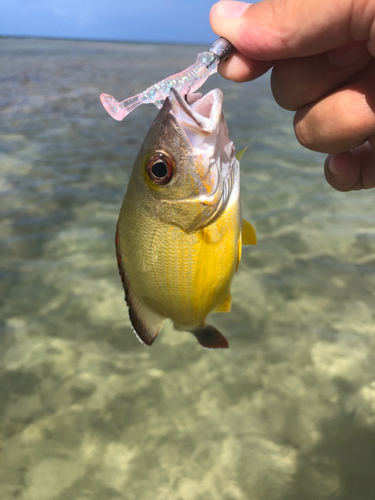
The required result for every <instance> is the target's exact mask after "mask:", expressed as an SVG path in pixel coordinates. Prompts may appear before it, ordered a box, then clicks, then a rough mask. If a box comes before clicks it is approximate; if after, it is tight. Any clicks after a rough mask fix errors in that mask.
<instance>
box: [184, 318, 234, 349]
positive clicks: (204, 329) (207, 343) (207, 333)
mask: <svg viewBox="0 0 375 500" xmlns="http://www.w3.org/2000/svg"><path fill="white" fill-rule="evenodd" d="M189 331H190V332H191V333H192V334H193V335H195V336H196V337H197V339H198V342H199V343H200V345H201V346H203V347H206V348H207V349H218V348H225V347H228V341H227V339H226V338H225V337H224V335H223V334H222V333H220V332H219V330H217V329H216V328H215V327H214V326H212V325H208V324H207V323H204V324H203V325H202V326H200V327H198V328H195V329H194V330H189Z"/></svg>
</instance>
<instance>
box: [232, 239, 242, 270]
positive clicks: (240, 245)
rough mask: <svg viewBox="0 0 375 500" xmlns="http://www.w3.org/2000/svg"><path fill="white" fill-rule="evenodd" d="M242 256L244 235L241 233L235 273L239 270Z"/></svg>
mask: <svg viewBox="0 0 375 500" xmlns="http://www.w3.org/2000/svg"><path fill="white" fill-rule="evenodd" d="M241 257H242V235H241V233H240V237H239V238H238V246H237V264H236V269H235V271H234V272H235V273H236V272H237V269H238V266H239V265H240V262H241Z"/></svg>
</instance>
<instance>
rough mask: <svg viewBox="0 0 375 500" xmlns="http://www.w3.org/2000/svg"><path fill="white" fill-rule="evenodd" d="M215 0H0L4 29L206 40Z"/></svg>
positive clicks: (36, 33)
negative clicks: (210, 13)
mask: <svg viewBox="0 0 375 500" xmlns="http://www.w3.org/2000/svg"><path fill="white" fill-rule="evenodd" d="M214 3H215V0H0V35H16V36H17V35H18V36H40V37H59V38H88V39H99V40H101V39H106V40H133V41H148V42H175V43H203V44H209V43H211V42H212V41H213V40H215V34H214V33H213V31H212V30H211V28H210V24H209V20H208V14H209V12H210V8H211V6H212V5H213V4H214Z"/></svg>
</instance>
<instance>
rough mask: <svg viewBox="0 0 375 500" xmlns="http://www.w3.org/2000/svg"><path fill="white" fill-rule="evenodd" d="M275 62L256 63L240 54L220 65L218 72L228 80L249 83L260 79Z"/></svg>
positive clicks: (237, 53)
mask: <svg viewBox="0 0 375 500" xmlns="http://www.w3.org/2000/svg"><path fill="white" fill-rule="evenodd" d="M272 65H273V61H255V60H254V59H249V58H247V57H245V56H244V55H243V54H240V53H239V52H235V53H234V54H233V56H232V57H230V58H229V59H228V60H227V61H225V62H222V63H221V64H220V65H219V68H218V71H219V73H220V74H221V76H223V77H224V78H226V79H227V80H233V81H234V82H238V83H240V82H248V81H250V80H254V79H255V78H259V77H260V76H261V75H263V74H264V73H267V71H268V70H269V69H270V68H271V67H272Z"/></svg>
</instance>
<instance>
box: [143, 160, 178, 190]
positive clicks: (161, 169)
mask: <svg viewBox="0 0 375 500" xmlns="http://www.w3.org/2000/svg"><path fill="white" fill-rule="evenodd" d="M146 171H147V175H148V176H149V178H150V179H151V180H152V182H153V183H155V184H168V183H169V182H170V181H171V180H172V176H173V163H172V160H171V158H170V157H169V156H168V155H166V154H165V153H156V154H154V155H153V156H152V157H151V158H150V159H149V160H148V163H147V167H146Z"/></svg>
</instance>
